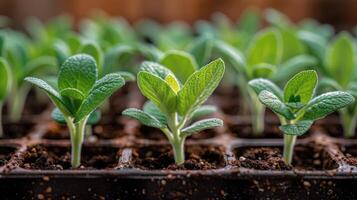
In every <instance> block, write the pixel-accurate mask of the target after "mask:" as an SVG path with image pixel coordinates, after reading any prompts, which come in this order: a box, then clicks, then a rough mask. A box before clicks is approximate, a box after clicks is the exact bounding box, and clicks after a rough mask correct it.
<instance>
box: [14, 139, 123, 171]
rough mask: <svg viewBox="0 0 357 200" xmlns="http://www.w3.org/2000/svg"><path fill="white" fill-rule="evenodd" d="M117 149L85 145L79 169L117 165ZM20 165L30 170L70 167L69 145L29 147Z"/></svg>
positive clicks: (108, 167) (105, 167) (107, 167)
mask: <svg viewBox="0 0 357 200" xmlns="http://www.w3.org/2000/svg"><path fill="white" fill-rule="evenodd" d="M119 155H120V154H119V150H118V149H117V148H113V147H86V146H84V147H83V149H82V160H81V166H80V167H79V168H80V169H111V168H114V167H116V166H117V164H118V161H119V157H120V156H119ZM20 167H21V168H24V169H32V170H65V169H70V168H71V163H70V149H69V147H59V146H44V145H41V144H38V145H34V146H31V147H29V148H28V149H27V150H26V151H25V152H24V153H23V154H22V158H20Z"/></svg>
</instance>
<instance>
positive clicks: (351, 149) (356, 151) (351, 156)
mask: <svg viewBox="0 0 357 200" xmlns="http://www.w3.org/2000/svg"><path fill="white" fill-rule="evenodd" d="M342 151H343V153H344V154H345V158H344V160H345V162H347V164H349V165H352V166H357V146H355V145H353V146H348V147H343V149H342Z"/></svg>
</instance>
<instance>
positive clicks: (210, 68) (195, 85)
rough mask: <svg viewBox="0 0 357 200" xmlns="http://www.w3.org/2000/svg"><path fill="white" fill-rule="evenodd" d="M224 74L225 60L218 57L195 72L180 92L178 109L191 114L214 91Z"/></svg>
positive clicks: (183, 113)
mask: <svg viewBox="0 0 357 200" xmlns="http://www.w3.org/2000/svg"><path fill="white" fill-rule="evenodd" d="M223 74H224V62H223V60H221V59H217V60H215V61H213V62H211V63H209V64H208V65H206V66H205V67H203V68H201V69H200V70H199V71H196V72H195V73H193V74H192V75H191V76H190V78H189V79H188V80H187V81H186V83H185V84H184V86H183V87H182V89H181V90H180V91H179V93H178V107H177V111H178V113H179V114H180V115H181V116H185V115H187V114H191V113H192V112H193V111H195V110H196V109H197V108H198V107H199V106H200V105H201V104H202V103H204V102H205V101H206V100H207V98H208V97H209V96H210V95H211V94H212V93H213V91H214V90H215V89H216V87H217V86H218V84H219V82H220V81H221V79H222V77H223Z"/></svg>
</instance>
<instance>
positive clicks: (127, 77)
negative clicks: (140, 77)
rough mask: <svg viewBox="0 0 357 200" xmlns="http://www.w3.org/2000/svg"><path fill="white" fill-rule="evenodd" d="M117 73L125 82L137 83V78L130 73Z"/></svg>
mask: <svg viewBox="0 0 357 200" xmlns="http://www.w3.org/2000/svg"><path fill="white" fill-rule="evenodd" d="M116 73H117V74H119V75H120V76H121V77H122V78H123V79H124V80H125V82H128V81H135V76H134V75H133V74H132V73H130V72H116Z"/></svg>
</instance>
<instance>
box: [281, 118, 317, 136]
mask: <svg viewBox="0 0 357 200" xmlns="http://www.w3.org/2000/svg"><path fill="white" fill-rule="evenodd" d="M312 123H313V121H312V120H303V121H299V122H297V123H296V124H286V125H282V126H279V129H280V130H281V131H283V132H284V134H287V135H297V136H300V135H303V134H304V133H306V132H307V131H308V130H309V129H310V127H311V125H312Z"/></svg>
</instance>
